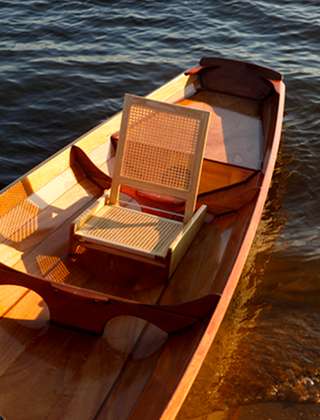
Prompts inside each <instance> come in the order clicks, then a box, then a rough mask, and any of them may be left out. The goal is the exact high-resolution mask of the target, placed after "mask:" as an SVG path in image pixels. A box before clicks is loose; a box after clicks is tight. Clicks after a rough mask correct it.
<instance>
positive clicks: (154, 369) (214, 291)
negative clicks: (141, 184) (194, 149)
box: [0, 58, 285, 419]
mask: <svg viewBox="0 0 320 420" xmlns="http://www.w3.org/2000/svg"><path fill="white" fill-rule="evenodd" d="M148 97H149V98H151V99H155V100H158V101H162V102H168V103H176V104H178V105H181V106H184V107H190V108H195V109H200V110H205V111H208V112H210V113H211V122H210V127H209V134H208V139H207V145H206V149H205V154H204V160H203V165H202V173H201V178H200V187H199V191H198V204H199V205H200V204H206V205H207V206H208V213H207V216H206V219H205V222H204V223H203V225H202V227H201V229H200V231H199V233H198V234H197V236H196V237H195V239H194V240H193V242H192V244H191V246H190V247H189V248H188V250H187V252H186V254H185V255H184V257H183V258H182V260H181V262H180V264H179V265H178V267H177V269H176V270H175V272H174V273H173V275H172V277H171V278H170V279H169V280H168V281H163V279H159V278H157V276H156V275H154V274H153V273H150V272H149V271H148V270H147V269H144V267H143V265H141V263H138V262H137V263H136V264H130V265H129V264H128V265H126V264H124V263H123V260H122V259H117V257H116V256H114V257H112V260H108V259H106V258H105V257H102V255H101V254H100V253H99V252H94V251H92V250H88V251H87V250H85V251H84V252H83V253H82V254H81V255H80V256H79V258H77V259H74V258H70V255H69V251H68V250H69V233H70V226H71V225H72V223H73V222H74V220H75V219H76V218H77V217H78V216H79V215H80V214H83V212H84V211H86V209H88V208H90V207H92V206H95V204H96V203H97V202H99V198H101V196H102V195H103V194H104V191H105V190H106V189H107V188H108V187H109V186H110V182H111V179H112V170H113V166H112V165H113V162H114V155H115V150H116V148H117V142H118V134H117V133H118V131H119V127H120V121H121V113H118V114H116V115H115V116H113V117H111V118H110V119H108V120H106V121H105V122H103V123H102V124H100V125H99V126H97V127H96V128H94V129H92V130H91V131H90V132H88V133H86V134H85V135H83V136H81V137H80V138H79V139H77V140H75V141H74V142H73V143H72V144H70V145H68V146H67V147H65V148H64V149H63V150H61V151H59V152H58V153H56V154H55V155H54V156H52V157H51V158H49V159H48V160H46V161H45V162H43V163H42V164H41V165H39V166H37V167H36V168H34V169H33V170H31V171H30V172H29V173H27V174H26V175H25V176H23V177H22V178H20V179H18V180H17V181H15V182H14V183H12V184H11V185H9V186H8V187H7V188H5V189H4V190H2V192H1V194H0V229H1V230H0V232H1V239H0V240H1V243H0V249H1V250H0V263H1V265H0V290H1V293H0V316H1V324H0V325H1V328H0V342H1V352H0V416H4V417H5V418H8V419H19V418H24V419H43V418H52V419H56V418H59V419H61V418H68V419H70V418H72V419H73V418H76V419H89V418H95V419H116V418H117V419H118V418H121V419H127V418H130V419H141V418H143V419H158V418H162V419H171V418H174V417H175V416H176V415H177V413H178V411H179V409H180V407H181V405H182V403H183V401H184V399H185V397H186V395H187V393H188V391H189V390H190V387H191V385H192V383H193V381H194V379H195V377H196V375H197V373H198V371H199V369H200V367H201V364H202V362H203V361H204V358H205V356H206V354H207V352H208V350H209V348H210V345H211V344H212V342H213V340H214V338H215V335H216V333H217V331H218V328H219V326H220V324H221V322H222V320H223V317H224V314H225V312H226V310H227V308H228V305H229V303H230V301H231V299H232V295H233V293H234V291H235V288H236V286H237V283H238V281H239V278H240V275H241V272H242V270H243V267H244V264H245V261H246V258H247V255H248V253H249V250H250V247H251V244H252V242H253V239H254V236H255V232H256V230H257V226H258V224H259V220H260V218H261V215H262V211H263V207H264V204H265V201H266V198H267V193H268V189H269V186H270V183H271V179H272V174H273V170H274V166H275V162H276V158H277V152H278V148H279V143H280V137H281V128H282V119H283V111H284V98H285V85H284V83H283V81H282V76H281V75H280V74H279V73H278V72H276V71H274V70H271V69H267V68H264V67H260V66H257V65H254V64H249V63H245V62H240V61H234V60H227V59H222V58H203V59H201V60H200V63H199V65H198V66H196V67H194V68H191V69H190V70H188V71H186V72H185V73H183V74H181V75H179V76H177V77H176V78H174V79H173V80H171V81H169V82H168V83H167V84H165V85H163V86H162V87H160V88H159V89H157V90H155V91H154V92H152V93H151V94H150V95H148ZM121 194H122V199H123V200H124V201H126V202H127V203H128V202H129V203H133V205H137V206H146V207H147V206H148V205H152V206H153V207H155V206H156V207H157V208H159V209H162V210H167V211H172V212H174V211H179V209H178V207H179V203H177V202H175V201H174V200H173V201H172V200H171V201H170V200H168V199H166V198H164V199H163V198H161V197H153V196H152V195H148V194H144V193H142V192H140V191H138V190H134V189H128V188H127V189H125V188H124V189H123V190H122V192H121Z"/></svg>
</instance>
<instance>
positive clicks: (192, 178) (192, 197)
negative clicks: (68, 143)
mask: <svg viewBox="0 0 320 420" xmlns="http://www.w3.org/2000/svg"><path fill="white" fill-rule="evenodd" d="M209 118H210V114H209V113H208V112H205V111H199V110H195V109H190V108H186V107H182V106H178V105H173V104H168V103H164V102H158V101H154V100H150V99H146V98H141V97H138V96H133V95H125V101H124V111H123V116H122V120H121V128H120V141H119V144H118V148H117V155H116V162H115V170H114V173H113V182H112V186H111V195H110V202H111V204H116V203H117V202H118V197H119V191H120V185H121V184H124V185H128V186H131V187H133V188H140V189H142V190H146V191H151V192H156V193H158V194H165V195H171V196H173V197H177V198H180V199H183V200H184V201H185V202H186V206H185V217H184V221H185V222H187V221H188V220H189V219H190V218H191V217H192V214H193V212H194V209H195V202H196V193H197V189H198V185H199V178H200V171H201V164H202V157H203V151H204V146H205V140H206V136H207V130H208V121H209Z"/></svg>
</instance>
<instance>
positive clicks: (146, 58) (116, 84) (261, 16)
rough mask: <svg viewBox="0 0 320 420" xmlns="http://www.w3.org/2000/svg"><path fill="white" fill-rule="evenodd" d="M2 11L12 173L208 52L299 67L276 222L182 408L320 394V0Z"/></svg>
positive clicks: (6, 176) (3, 100)
mask: <svg viewBox="0 0 320 420" xmlns="http://www.w3.org/2000/svg"><path fill="white" fill-rule="evenodd" d="M0 22H1V25H0V59H1V61H0V142H1V149H0V167H1V171H0V185H1V186H5V185H7V184H8V183H9V182H11V181H13V180H14V179H16V178H17V177H18V176H20V175H22V174H23V173H25V172H26V171H27V170H29V169H30V168H32V167H33V166H34V165H36V164H37V163H39V162H41V161H42V160H43V159H44V158H46V157H48V156H49V155H51V154H52V153H53V152H55V151H57V150H58V149H60V148H61V147H63V146H64V145H66V144H67V143H69V142H70V141H72V140H73V139H75V138H76V137H77V136H78V135H80V134H82V133H83V132H85V131H87V130H88V129H90V128H91V127H93V126H95V125H97V124H98V123H99V122H100V121H101V120H103V119H105V118H107V117H109V116H110V115H112V114H113V113H114V112H116V111H117V110H119V109H120V108H121V104H122V98H123V95H124V93H126V92H130V93H135V94H140V95H143V94H146V93H148V92H149V91H151V90H152V89H154V88H156V87H159V86H160V85H161V84H162V83H163V82H165V81H167V80H169V79H170V78H172V77H173V76H175V75H177V74H178V73H180V72H181V71H183V70H184V69H185V68H187V67H191V66H193V65H195V64H196V63H197V61H198V59H199V58H200V57H202V56H210V55H211V56H223V57H229V58H238V59H245V60H248V61H251V62H255V63H257V64H261V65H266V66H270V67H272V68H274V69H276V70H278V71H280V72H281V73H283V74H284V75H285V82H286V85H287V100H286V116H285V123H284V130H283V139H282V145H281V151H280V155H279V159H278V163H277V169H276V173H275V177H274V181H273V186H272V189H271V191H270V194H269V198H268V204H267V207H266V210H265V213H264V217H263V221H262V223H261V225H260V227H259V233H258V235H257V238H256V241H255V245H254V247H253V249H252V252H251V254H250V258H249V261H248V263H247V266H246V272H245V273H244V275H243V276H242V279H241V282H240V284H239V287H238V290H237V292H236V296H235V299H234V300H233V303H232V305H231V307H230V310H229V311H228V315H227V318H226V319H225V321H224V323H223V326H222V328H221V329H220V332H219V335H218V337H217V340H216V341H215V343H214V345H213V347H212V349H211V351H210V353H209V355H208V358H207V360H206V363H205V365H204V366H203V368H202V370H201V372H200V374H199V377H198V379H197V381H196V383H195V384H194V386H193V388H192V390H191V392H190V395H189V397H188V399H187V401H186V403H185V404H184V406H183V408H182V411H181V414H180V417H181V418H190V419H196V418H199V419H200V418H203V419H205V418H209V417H210V418H213V417H212V416H213V415H214V414H213V413H215V412H218V411H219V410H220V411H219V412H221V410H227V409H228V408H229V409H232V408H234V407H236V406H241V405H247V404H254V403H257V402H268V401H286V402H292V403H297V402H307V403H319V402H320V367H319V366H320V363H319V362H320V345H319V344H320V327H319V325H320V322H319V321H320V315H319V308H320V300H319V296H320V281H319V280H320V274H319V273H320V262H319V250H320V239H319V237H320V211H319V208H318V200H317V197H318V195H319V190H320V173H319V164H318V156H319V155H320V142H319V140H318V137H319V132H320V117H319V115H320V84H319V76H320V70H319V69H320V58H319V57H320V54H319V53H320V48H319V39H320V3H319V2H318V1H317V0H309V1H302V0H300V1H294V0H287V1H282V2H275V1H274V0H271V1H268V2H267V1H263V0H258V1H255V2H249V1H244V0H237V1H236V0H230V1H222V0H217V1H215V2H209V1H205V0H194V1H192V2H191V1H186V0H185V1H184V0H174V1H172V2H167V3H165V2H163V1H147V2H134V1H109V2H105V1H102V0H101V1H99V0H95V1H86V2H84V1H75V0H71V1H68V2H57V1H49V0H46V1H41V0H39V1H36V0H25V1H24V2H19V1H16V0H8V1H0ZM308 407H311V405H308V406H304V410H305V411H304V413H307V414H305V415H304V418H307V417H308V412H309V413H310V418H311V415H312V414H311V413H312V410H311V409H310V411H308ZM275 412H276V413H277V411H275ZM298 412H299V410H298V408H297V411H296V413H298ZM230 413H231V412H230ZM279 413H280V412H278V414H274V411H273V414H272V415H270V416H271V417H270V418H275V419H276V418H277V417H278V416H280V414H279ZM290 413H291V414H290V416H291V417H290V418H293V417H292V411H290ZM226 415H227V416H229V417H230V418H231V416H233V415H234V414H230V415H229V414H226ZM297 416H298V414H297ZM306 416H307V417H306ZM232 418H235V417H232ZM281 418H283V417H281ZM288 418H289V417H288ZM297 418H298V417H297ZM300 418H301V417H300ZM312 418H314V417H313V415H312Z"/></svg>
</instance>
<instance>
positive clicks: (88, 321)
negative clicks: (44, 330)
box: [0, 264, 219, 334]
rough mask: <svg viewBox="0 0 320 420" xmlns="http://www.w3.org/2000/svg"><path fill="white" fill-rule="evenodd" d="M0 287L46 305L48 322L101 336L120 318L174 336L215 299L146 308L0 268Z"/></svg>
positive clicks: (205, 311) (211, 306)
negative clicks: (22, 290)
mask: <svg viewBox="0 0 320 420" xmlns="http://www.w3.org/2000/svg"><path fill="white" fill-rule="evenodd" d="M0 284H3V285H9V284H12V285H16V286H22V287H26V288H28V289H31V290H33V291H34V292H36V293H37V294H39V295H40V296H41V297H42V298H43V299H44V301H45V302H46V304H47V306H48V308H49V312H50V319H51V321H53V322H55V323H58V324H62V325H67V326H70V327H75V328H80V329H83V330H86V331H89V332H92V333H96V334H102V333H103V331H104V328H105V325H106V323H107V322H108V321H109V320H110V319H112V318H114V317H116V316H120V315H130V316H135V317H137V318H142V319H144V320H146V321H148V322H151V323H152V324H154V325H156V326H157V327H159V328H161V329H162V330H164V331H166V332H168V333H170V332H175V331H178V330H181V329H184V328H186V327H189V326H190V325H193V324H194V323H195V322H197V321H199V320H201V319H203V318H205V317H207V316H209V315H210V314H211V313H212V311H213V310H214V308H215V307H216V305H217V303H218V301H219V296H218V295H215V294H212V295H207V296H204V297H202V298H200V299H196V300H193V301H191V302H186V303H181V304H178V305H147V304H143V303H140V302H137V301H132V300H128V299H122V298H119V297H116V296H112V295H106V294H104V293H98V292H95V291H93V290H89V289H84V288H79V287H75V286H71V285H68V284H61V283H55V282H52V281H49V280H46V279H42V278H40V277H36V276H31V275H30V274H25V273H22V272H20V271H17V270H15V269H13V268H11V267H6V266H5V265H4V264H1V265H0Z"/></svg>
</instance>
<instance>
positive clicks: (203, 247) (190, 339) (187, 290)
mask: <svg viewBox="0 0 320 420" xmlns="http://www.w3.org/2000/svg"><path fill="white" fill-rule="evenodd" d="M221 235H222V232H220V231H219V229H217V227H216V226H215V225H214V224H204V225H203V226H202V228H201V230H200V232H199V234H198V236H197V237H196V239H195V241H194V243H193V244H192V245H191V247H190V249H189V250H188V252H187V253H186V255H185V257H184V260H183V266H182V265H180V266H179V267H178V269H177V270H176V272H175V273H174V275H173V277H172V278H171V280H170V286H169V287H168V288H166V290H165V292H164V294H163V296H162V297H161V303H162V304H171V303H173V302H179V301H187V300H188V299H192V298H194V297H197V296H203V295H205V294H207V293H209V292H212V291H213V284H212V279H213V277H214V273H215V272H216V271H217V268H218V266H219V262H220V259H219V255H218V254H219V249H220V248H219V247H217V248H216V247H211V246H210V245H209V244H211V243H212V240H214V241H216V243H217V244H218V243H220V241H221V238H220V236H221ZM200 279H201V281H200ZM201 328H202V327H200V330H201ZM200 330H199V329H198V328H197V327H195V330H194V329H191V330H190V331H191V332H190V333H188V332H186V331H185V332H183V333H181V334H177V338H176V340H177V341H178V342H180V341H181V344H179V346H178V347H177V349H178V351H177V352H176V351H174V352H173V353H174V354H173V353H172V354H171V356H170V359H171V360H170V363H164V367H163V369H164V373H165V375H168V371H169V372H170V371H171V372H172V373H173V372H174V373H175V372H176V368H174V366H175V363H177V366H179V363H181V361H183V360H184V357H186V358H188V357H190V352H189V351H188V350H190V348H192V346H194V345H195V342H197V340H198V339H199V336H200V335H201V334H200V335H199V331H200ZM195 331H196V333H195ZM172 340H175V339H174V338H173V339H172ZM157 341H158V342H159V343H160V348H159V349H158V350H156V349H157ZM171 342H172V341H171V340H169V342H166V344H165V346H164V347H161V344H162V343H163V341H162V343H161V335H160V336H159V332H158V333H157V332H156V331H155V330H154V327H153V326H151V325H150V326H148V327H147V329H146V330H145V331H144V332H143V335H142V336H141V338H140V340H139V342H138V343H137V346H136V347H135V349H134V352H133V353H132V355H131V357H130V358H129V359H128V362H127V364H126V366H125V369H123V371H122V373H121V376H120V377H119V379H118V381H117V383H116V385H115V386H114V388H113V390H112V392H111V393H110V395H108V396H107V398H106V401H105V403H104V404H103V406H102V407H101V409H100V410H99V415H98V419H99V420H100V419H101V420H102V419H112V418H123V419H125V418H127V417H128V416H129V414H130V412H131V410H132V409H133V407H134V405H135V403H136V401H137V399H139V396H140V393H141V391H142V390H143V388H144V387H145V385H146V383H147V381H148V380H149V379H150V378H151V376H152V372H153V370H154V368H155V367H156V365H157V363H158V359H159V357H160V356H161V354H162V353H163V352H165V353H166V354H168V353H169V352H168V350H169V349H171V346H172V345H173V343H172V344H170V343H171ZM152 344H155V353H154V354H153V355H151V356H148V357H146V355H147V354H149V352H150V350H149V349H150V346H152ZM176 344H177V343H176ZM167 346H169V348H168V349H167ZM180 346H181V350H180V352H179V349H180ZM184 348H186V351H184V350H183V349H184ZM165 349H167V350H165ZM188 355H189V356H188ZM179 360H180V361H179ZM171 361H172V364H171ZM177 376H179V375H177ZM168 377H169V378H170V374H169V375H168ZM173 377H175V380H176V379H177V377H176V376H175V375H172V379H171V380H173ZM155 381H156V377H155ZM165 386H166V385H165V383H164V382H161V383H159V390H158V391H157V393H156V394H154V395H157V398H155V397H153V398H152V399H151V400H149V401H148V402H147V398H145V399H144V396H145V394H144V392H143V393H142V395H143V402H141V411H139V415H140V416H142V417H140V418H143V419H149V418H150V419H153V418H158V417H157V416H156V415H155V416H154V417H153V416H150V415H149V412H150V410H151V411H152V407H153V404H155V405H156V407H157V408H160V406H161V402H162V399H161V398H162V397H160V395H158V393H159V394H160V393H162V392H163V391H164V388H165ZM148 395H149V394H148ZM164 398H167V391H165V393H164ZM157 401H158V402H157ZM143 405H145V414H142V411H143V409H142V407H143ZM153 408H154V407H153ZM157 414H158V413H157ZM136 418H139V416H138V415H137V416H136Z"/></svg>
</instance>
